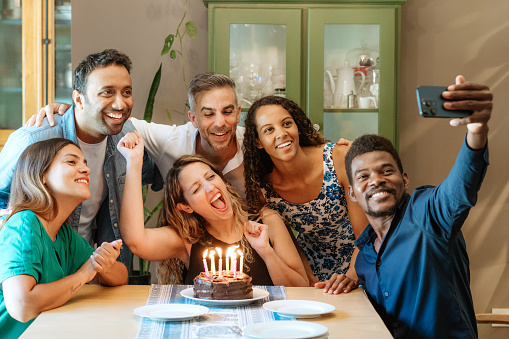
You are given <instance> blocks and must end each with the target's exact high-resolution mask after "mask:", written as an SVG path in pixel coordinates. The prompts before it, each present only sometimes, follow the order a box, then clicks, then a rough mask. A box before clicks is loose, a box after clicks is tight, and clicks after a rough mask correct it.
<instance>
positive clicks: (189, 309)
mask: <svg viewBox="0 0 509 339" xmlns="http://www.w3.org/2000/svg"><path fill="white" fill-rule="evenodd" d="M208 311H209V309H208V308H207V307H205V306H200V305H193V304H155V305H147V306H142V307H138V308H136V309H135V310H134V314H136V315H138V316H140V317H146V318H150V319H153V320H162V321H184V320H189V319H193V318H196V317H199V316H201V315H203V314H205V313H207V312H208Z"/></svg>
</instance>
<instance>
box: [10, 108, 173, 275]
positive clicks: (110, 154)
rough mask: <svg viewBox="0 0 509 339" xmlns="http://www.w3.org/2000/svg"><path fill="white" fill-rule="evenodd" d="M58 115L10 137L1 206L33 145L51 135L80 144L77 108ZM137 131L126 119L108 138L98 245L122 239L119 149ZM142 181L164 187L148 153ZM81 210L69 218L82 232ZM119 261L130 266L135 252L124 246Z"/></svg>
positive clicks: (123, 170)
mask: <svg viewBox="0 0 509 339" xmlns="http://www.w3.org/2000/svg"><path fill="white" fill-rule="evenodd" d="M54 118H55V126H54V127H51V126H49V125H48V122H47V120H46V119H45V120H44V122H43V124H42V126H41V127H35V126H32V127H22V128H20V129H18V130H16V131H15V132H14V133H12V134H11V135H10V136H9V139H8V140H7V142H6V143H5V145H4V147H3V149H2V152H0V208H7V205H8V203H9V195H10V192H11V182H12V177H13V174H14V168H15V166H16V163H17V161H18V158H19V157H20V155H21V153H22V152H23V151H24V150H25V149H26V148H27V147H28V146H29V145H31V144H33V143H36V142H38V141H41V140H47V139H51V138H65V139H69V140H72V141H74V143H76V145H78V147H79V144H78V138H77V135H76V125H75V120H74V111H73V107H71V108H70V109H69V110H68V111H67V112H66V114H64V115H63V116H59V115H55V116H54ZM134 130H135V129H134V126H133V124H132V123H131V122H130V121H126V122H125V124H124V126H123V128H122V131H121V132H120V133H119V134H117V135H110V136H108V137H107V146H106V154H105V158H104V167H103V168H104V175H105V179H106V185H107V189H108V195H107V199H105V200H104V201H103V203H102V205H101V207H100V209H99V212H98V213H97V215H96V220H95V222H96V225H97V230H96V236H95V239H94V240H95V241H96V242H97V243H98V244H101V243H102V242H104V241H107V242H111V241H113V240H115V239H120V238H121V236H120V230H119V227H118V224H119V220H120V205H121V204H122V193H123V192H124V181H125V173H126V161H125V158H124V156H123V155H122V154H121V153H120V152H118V151H117V144H118V142H119V141H120V139H121V138H122V137H123V136H124V135H125V134H126V133H128V132H132V131H134ZM142 181H143V184H144V185H145V184H152V190H154V191H158V190H160V189H161V188H162V187H163V178H162V176H161V174H160V173H159V170H158V169H157V167H156V166H155V164H154V162H153V161H152V159H151V158H150V157H149V156H148V154H147V152H145V154H144V157H143V170H142ZM80 213H81V204H80V205H79V206H78V207H77V208H76V209H75V210H74V211H73V213H72V214H71V215H70V216H69V220H68V222H69V225H71V226H72V228H73V229H74V230H75V231H76V232H77V231H78V223H79V220H80ZM118 260H119V261H121V262H122V263H124V264H125V265H126V267H127V268H128V269H129V265H130V262H131V251H129V248H128V247H127V246H122V250H121V251H120V256H119V258H118Z"/></svg>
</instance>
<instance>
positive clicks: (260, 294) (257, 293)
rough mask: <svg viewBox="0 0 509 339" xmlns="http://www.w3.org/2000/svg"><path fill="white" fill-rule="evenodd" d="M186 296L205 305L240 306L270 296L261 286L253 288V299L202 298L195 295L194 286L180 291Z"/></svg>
mask: <svg viewBox="0 0 509 339" xmlns="http://www.w3.org/2000/svg"><path fill="white" fill-rule="evenodd" d="M180 295H182V296H183V297H184V298H188V299H192V300H195V301H197V302H199V303H200V304H203V305H210V306H238V305H247V304H250V303H252V302H254V301H256V300H260V299H263V298H266V297H268V296H269V292H268V291H266V290H262V289H260V288H253V298H252V299H239V300H212V299H200V298H195V297H194V291H193V288H192V287H190V288H186V289H185V290H183V291H181V292H180Z"/></svg>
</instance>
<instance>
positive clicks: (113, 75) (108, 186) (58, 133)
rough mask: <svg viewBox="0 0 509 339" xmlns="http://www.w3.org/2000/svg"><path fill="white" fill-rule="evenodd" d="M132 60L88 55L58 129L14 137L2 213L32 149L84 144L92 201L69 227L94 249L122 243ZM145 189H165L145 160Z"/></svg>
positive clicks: (2, 183) (2, 178) (2, 187)
mask: <svg viewBox="0 0 509 339" xmlns="http://www.w3.org/2000/svg"><path fill="white" fill-rule="evenodd" d="M130 71H131V60H130V59H129V57H128V56H127V55H125V54H123V53H120V52H118V51H116V50H113V49H108V50H104V51H103V52H100V53H95V54H91V55H88V56H87V57H86V58H84V59H83V60H82V61H80V63H79V65H78V66H77V67H76V69H75V71H74V79H73V94H72V96H73V102H74V106H73V107H71V108H69V109H68V110H67V114H65V115H63V116H57V117H55V119H54V120H55V127H51V126H49V124H48V122H47V121H45V122H44V123H43V125H42V126H41V127H26V126H25V127H22V128H20V129H18V130H17V131H15V132H14V133H12V134H11V135H10V137H9V139H8V140H7V143H6V144H5V146H4V147H3V149H2V152H1V153H0V164H2V165H1V166H0V209H6V208H7V207H8V200H9V195H10V186H11V181H12V177H13V171H14V167H15V165H16V162H17V160H18V158H19V156H20V155H21V153H22V152H23V150H25V148H27V147H28V146H29V145H31V144H33V143H35V142H37V141H41V140H46V139H51V138H57V137H60V138H66V139H69V140H72V141H73V142H75V143H76V144H78V145H79V146H80V148H81V151H82V152H83V154H84V155H85V158H86V160H87V165H88V167H89V168H90V169H91V174H90V184H89V189H90V193H91V197H90V199H88V200H85V201H84V202H83V203H82V204H80V205H79V206H78V207H77V208H76V209H75V210H74V212H73V213H72V214H71V216H70V218H69V220H68V222H69V224H70V225H71V226H72V227H73V229H74V230H75V231H77V232H78V233H79V234H80V235H82V236H83V237H84V238H85V239H86V240H88V241H89V243H90V244H92V245H93V244H94V243H96V244H98V245H99V246H100V245H101V244H102V243H103V242H112V241H114V240H115V239H120V238H121V236H120V231H119V228H118V223H119V219H120V204H121V201H120V200H121V197H122V192H123V189H124V181H123V179H124V177H125V172H126V168H125V166H126V162H125V158H124V157H123V156H122V155H121V154H120V153H118V152H117V144H118V142H119V140H120V139H121V138H122V137H123V136H124V135H125V134H126V133H128V132H132V131H134V126H133V124H132V123H131V122H130V121H128V118H129V117H130V115H131V110H132V107H133V100H132V84H131V76H130ZM143 183H144V184H153V185H152V189H153V190H159V189H161V188H162V184H163V180H162V177H161V175H160V173H159V170H158V169H157V167H156V166H155V164H154V162H153V161H152V160H151V159H150V157H149V156H148V154H145V156H144V163H143ZM118 258H119V259H118V260H119V261H121V262H122V263H123V264H124V265H126V267H127V268H129V266H130V262H131V252H130V251H129V249H128V248H127V246H123V247H122V250H121V252H120V256H119V257H118Z"/></svg>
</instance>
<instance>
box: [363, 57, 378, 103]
mask: <svg viewBox="0 0 509 339" xmlns="http://www.w3.org/2000/svg"><path fill="white" fill-rule="evenodd" d="M366 83H368V84H369V92H370V94H371V95H372V96H373V98H374V100H375V107H378V95H379V93H380V58H379V57H378V58H376V62H375V64H374V65H372V66H370V67H368V68H367V78H366Z"/></svg>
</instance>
